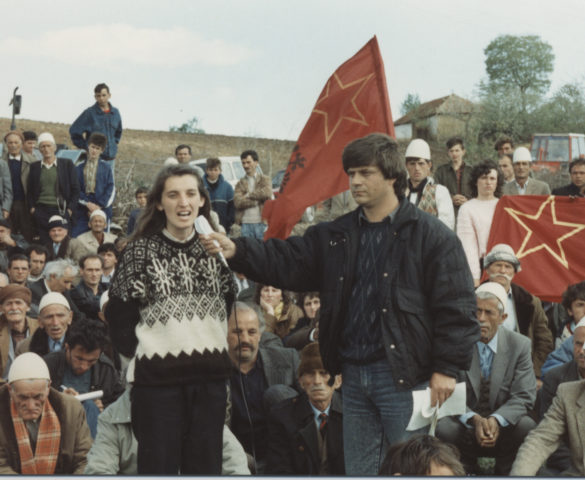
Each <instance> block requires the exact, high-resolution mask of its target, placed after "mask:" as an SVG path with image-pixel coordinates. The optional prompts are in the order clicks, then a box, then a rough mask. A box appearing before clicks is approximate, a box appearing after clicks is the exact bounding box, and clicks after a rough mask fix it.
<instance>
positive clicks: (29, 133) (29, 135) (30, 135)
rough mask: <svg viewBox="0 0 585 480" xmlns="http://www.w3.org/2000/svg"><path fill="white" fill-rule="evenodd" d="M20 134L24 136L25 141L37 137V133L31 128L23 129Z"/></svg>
mask: <svg viewBox="0 0 585 480" xmlns="http://www.w3.org/2000/svg"><path fill="white" fill-rule="evenodd" d="M22 136H23V137H24V141H25V142H26V141H27V140H36V139H37V138H38V137H37V134H36V133H35V132H33V131H32V130H25V131H24V132H22Z"/></svg>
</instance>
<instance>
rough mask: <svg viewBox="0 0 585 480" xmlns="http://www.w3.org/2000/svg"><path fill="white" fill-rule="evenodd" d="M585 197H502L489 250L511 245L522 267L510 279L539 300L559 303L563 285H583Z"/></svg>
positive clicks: (584, 274) (584, 271)
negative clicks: (581, 283) (501, 244)
mask: <svg viewBox="0 0 585 480" xmlns="http://www.w3.org/2000/svg"><path fill="white" fill-rule="evenodd" d="M584 211H585V198H570V197H557V196H553V195H551V196H548V197H547V196H541V195H510V196H504V197H502V198H500V201H499V202H498V205H497V207H496V212H495V214H494V220H493V222H492V227H491V231H490V237H489V240H488V246H487V249H488V250H487V251H488V252H489V251H490V250H491V248H492V247H493V246H494V245H496V244H498V243H507V244H508V245H510V246H511V247H512V248H513V249H514V252H516V256H517V257H518V259H519V260H520V262H521V264H522V271H521V272H519V273H517V274H516V275H515V276H514V283H517V284H518V285H521V286H522V287H524V288H525V289H526V290H528V291H529V292H530V293H532V294H533V295H536V296H537V297H539V298H540V299H541V300H545V301H549V302H560V301H561V297H562V294H563V292H564V291H565V290H566V288H567V286H568V285H570V284H572V283H577V282H581V281H583V280H585V261H584V258H585V216H584V215H583V212H584Z"/></svg>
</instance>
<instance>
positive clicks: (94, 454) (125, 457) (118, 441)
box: [85, 389, 250, 475]
mask: <svg viewBox="0 0 585 480" xmlns="http://www.w3.org/2000/svg"><path fill="white" fill-rule="evenodd" d="M137 449H138V441H137V440H136V437H135V436H134V434H133V433H132V420H131V417H130V389H127V390H126V391H125V392H124V394H123V395H122V396H121V397H120V398H119V399H118V400H116V401H115V402H114V403H112V404H111V405H110V406H109V407H108V408H106V409H105V410H104V411H103V413H102V414H101V415H100V416H99V418H98V433H97V437H96V438H95V441H94V442H93V445H92V447H91V450H90V451H89V454H88V456H87V467H86V468H85V474H86V475H137V474H138V466H137V463H136V458H137V456H136V455H137V454H136V452H137ZM221 474H222V475H249V474H250V471H249V470H248V463H247V459H246V453H245V452H244V449H243V448H242V446H241V445H240V443H239V442H238V440H237V439H236V437H235V436H234V434H233V433H232V432H231V430H230V429H229V428H228V427H227V425H224V427H223V459H222V467H221Z"/></svg>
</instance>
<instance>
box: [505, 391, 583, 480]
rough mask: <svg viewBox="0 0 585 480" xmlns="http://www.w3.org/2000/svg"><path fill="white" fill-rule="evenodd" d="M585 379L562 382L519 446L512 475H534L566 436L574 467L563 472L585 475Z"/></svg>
mask: <svg viewBox="0 0 585 480" xmlns="http://www.w3.org/2000/svg"><path fill="white" fill-rule="evenodd" d="M584 404H585V382H583V380H578V381H576V382H567V383H563V384H562V385H559V389H558V391H557V395H556V396H555V397H554V398H553V401H552V405H551V406H550V408H549V409H548V411H547V412H546V414H545V415H544V418H543V419H542V421H541V422H540V423H539V424H538V426H537V427H536V428H535V429H534V430H532V431H531V432H530V433H529V434H528V436H527V437H526V439H525V440H524V443H523V444H522V446H521V447H520V449H519V450H518V455H517V456H516V460H515V461H514V465H513V466H512V471H511V472H510V475H511V476H529V477H533V476H535V475H536V472H537V471H538V470H539V469H540V467H541V465H542V464H543V463H544V462H545V460H546V459H547V458H548V457H549V456H550V455H551V454H552V453H553V452H554V451H555V450H556V449H557V448H558V447H559V446H560V445H561V442H562V441H563V439H566V441H567V445H568V446H569V452H570V462H571V463H570V467H569V468H568V469H567V470H565V471H564V472H562V473H561V475H562V476H572V477H584V476H585V459H584V455H583V452H585V435H584V434H583V405H584Z"/></svg>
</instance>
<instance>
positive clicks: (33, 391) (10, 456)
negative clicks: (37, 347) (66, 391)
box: [0, 352, 91, 475]
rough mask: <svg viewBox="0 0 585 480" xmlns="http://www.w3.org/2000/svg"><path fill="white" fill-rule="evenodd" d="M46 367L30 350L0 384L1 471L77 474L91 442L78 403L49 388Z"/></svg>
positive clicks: (82, 412) (7, 472)
mask: <svg viewBox="0 0 585 480" xmlns="http://www.w3.org/2000/svg"><path fill="white" fill-rule="evenodd" d="M49 378H50V377H49V369H48V368H47V365H46V364H45V362H44V361H43V359H42V358H41V357H39V356H38V355H37V354H36V353H32V352H28V353H24V354H22V355H20V356H19V357H17V358H16V360H14V362H13V363H12V367H11V368H10V374H9V376H8V385H4V386H2V387H0V474H9V475H10V474H11V475H15V474H28V475H54V474H61V475H63V474H74V475H81V474H82V473H83V472H84V470H85V466H86V464H87V458H86V457H87V453H88V452H89V449H90V447H91V436H90V434H89V427H88V426H87V422H86V421H85V412H84V410H83V407H82V406H81V403H80V402H79V401H78V400H77V399H75V398H72V397H71V396H67V395H63V394H61V393H59V392H57V390H54V389H52V388H50V385H51V380H50V379H49Z"/></svg>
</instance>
